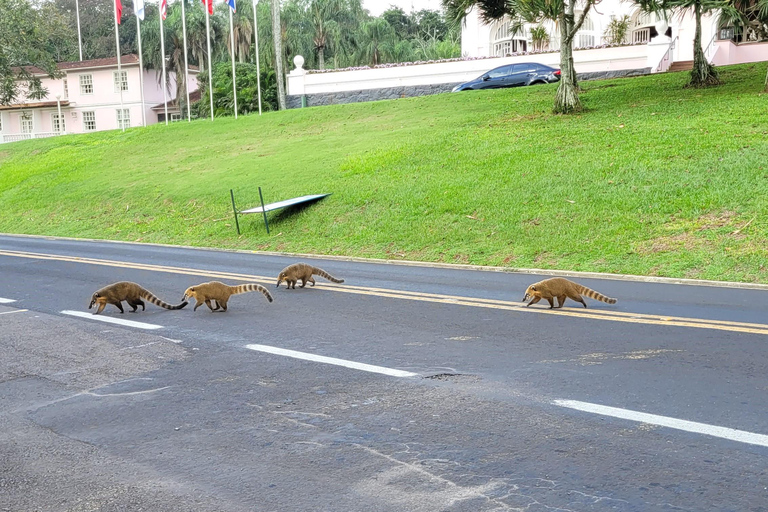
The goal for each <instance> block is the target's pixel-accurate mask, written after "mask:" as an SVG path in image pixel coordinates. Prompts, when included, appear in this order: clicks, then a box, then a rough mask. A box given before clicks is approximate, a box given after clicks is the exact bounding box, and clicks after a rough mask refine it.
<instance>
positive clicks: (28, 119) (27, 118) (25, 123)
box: [21, 112, 34, 133]
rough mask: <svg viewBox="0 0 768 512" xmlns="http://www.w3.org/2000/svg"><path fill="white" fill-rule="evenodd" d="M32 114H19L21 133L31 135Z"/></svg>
mask: <svg viewBox="0 0 768 512" xmlns="http://www.w3.org/2000/svg"><path fill="white" fill-rule="evenodd" d="M33 128H34V127H33V126H32V114H30V113H29V112H23V113H22V114H21V133H32V129H33Z"/></svg>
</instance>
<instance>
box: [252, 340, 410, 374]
mask: <svg viewBox="0 0 768 512" xmlns="http://www.w3.org/2000/svg"><path fill="white" fill-rule="evenodd" d="M245 348H248V349H250V350H256V351H258V352H266V353H268V354H275V355H278V356H286V357H293V358H295V359H304V360H305V361H314V362H316V363H325V364H333V365H336V366H344V367H346V368H352V369H353V370H362V371H364V372H372V373H381V374H383V375H389V376H391V377H416V376H418V373H413V372H406V371H403V370H395V369H393V368H385V367H383V366H374V365H372V364H365V363H357V362H355V361H347V360H346V359H336V358H335V357H326V356H318V355H316V354H309V353H307V352H298V351H296V350H287V349H284V348H277V347H270V346H269V345H246V346H245Z"/></svg>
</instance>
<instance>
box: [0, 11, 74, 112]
mask: <svg viewBox="0 0 768 512" xmlns="http://www.w3.org/2000/svg"><path fill="white" fill-rule="evenodd" d="M0 12H1V13H2V16H0V105H7V104H10V103H14V102H16V101H17V100H24V99H27V98H31V99H42V98H44V97H45V96H46V95H47V94H48V91H47V90H46V89H45V87H43V85H42V81H41V79H40V75H43V76H48V77H50V78H56V77H58V76H60V72H59V70H58V68H57V66H56V61H55V59H54V56H53V54H52V53H51V51H50V40H49V34H46V33H45V29H46V20H43V19H42V15H41V13H40V11H38V10H37V9H35V8H34V7H33V5H32V4H31V3H30V2H29V1H27V0H0ZM48 28H50V26H48Z"/></svg>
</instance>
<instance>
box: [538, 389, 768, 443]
mask: <svg viewBox="0 0 768 512" xmlns="http://www.w3.org/2000/svg"><path fill="white" fill-rule="evenodd" d="M552 403H554V404H555V405H559V406H560V407H568V408H570V409H576V410H579V411H584V412H591V413H593V414H600V415H602V416H613V417H614V418H621V419H624V420H631V421H639V422H642V423H649V424H651V425H659V426H661V427H669V428H674V429H677V430H684V431H686V432H693V433H695V434H704V435H708V436H714V437H720V438H723V439H729V440H731V441H738V442H739V443H747V444H756V445H758V446H767V447H768V435H763V434H755V433H752V432H747V431H745V430H736V429H733V428H728V427H718V426H717V425H708V424H707V423H698V422H695V421H687V420H679V419H677V418H670V417H669V416H659V415H656V414H648V413H644V412H637V411H631V410H629V409H619V408H618V407H608V406H606V405H598V404H591V403H589V402H579V401H577V400H554V401H553V402H552Z"/></svg>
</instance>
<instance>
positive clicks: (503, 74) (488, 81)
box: [453, 62, 560, 92]
mask: <svg viewBox="0 0 768 512" xmlns="http://www.w3.org/2000/svg"><path fill="white" fill-rule="evenodd" d="M558 81H560V70H559V69H557V68H553V67H550V66H545V65H544V64H537V63H535V62H523V63H520V64H507V65H506V66H499V67H498V68H495V69H492V70H490V71H488V72H487V73H483V74H482V75H480V76H479V77H477V78H475V79H474V80H470V81H469V82H464V83H463V84H459V85H457V86H456V87H454V88H453V92H457V91H471V90H473V89H501V88H502V87H519V86H523V85H533V84H548V83H552V82H558Z"/></svg>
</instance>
